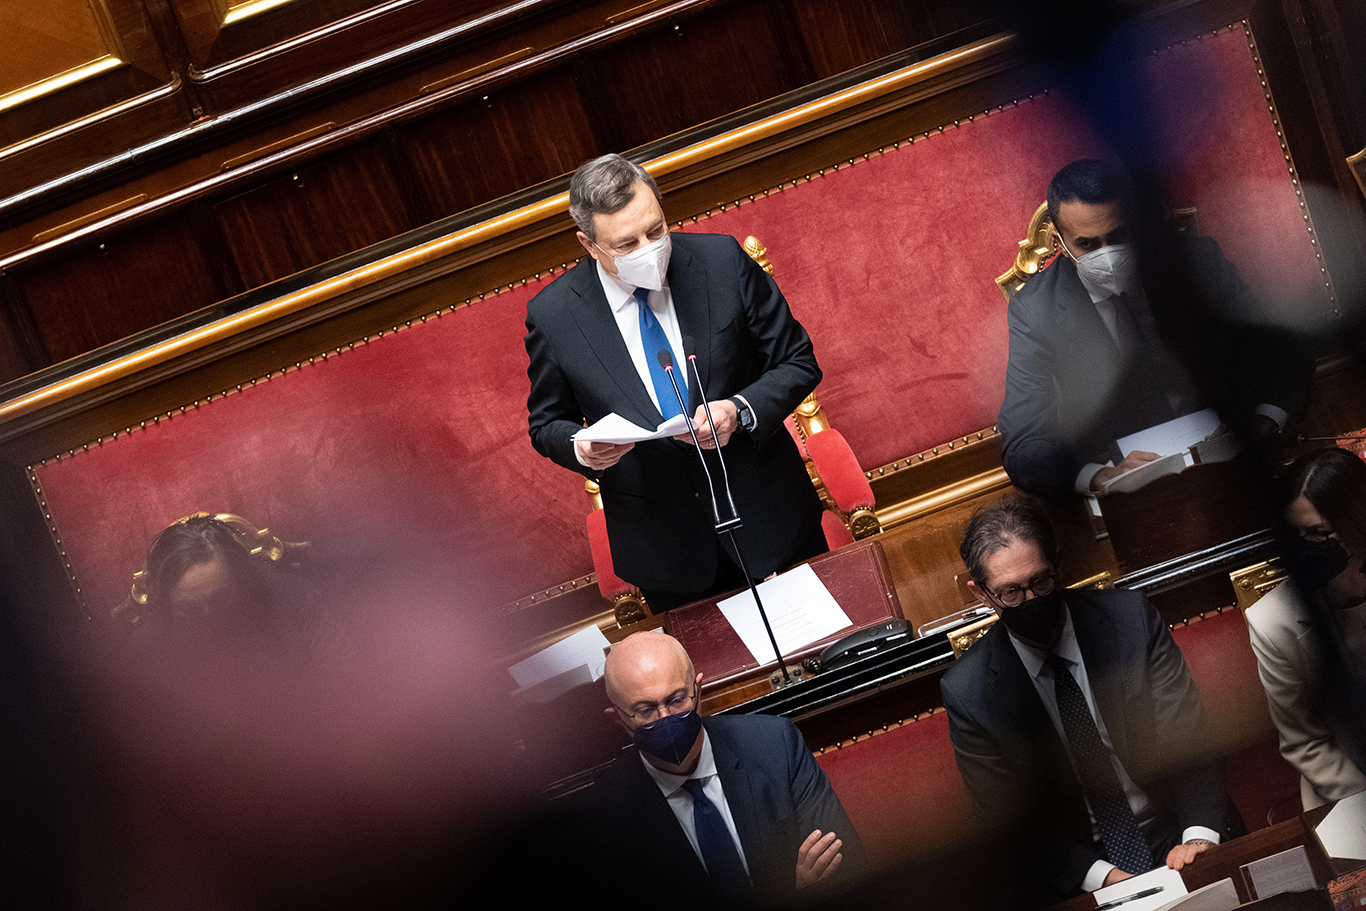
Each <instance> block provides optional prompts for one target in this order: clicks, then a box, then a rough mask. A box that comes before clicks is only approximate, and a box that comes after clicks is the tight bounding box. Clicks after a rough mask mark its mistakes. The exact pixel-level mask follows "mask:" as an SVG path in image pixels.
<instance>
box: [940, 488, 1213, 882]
mask: <svg viewBox="0 0 1366 911" xmlns="http://www.w3.org/2000/svg"><path fill="white" fill-rule="evenodd" d="M1056 551H1057V547H1056V543H1055V538H1054V533H1053V529H1052V526H1051V525H1050V524H1049V521H1048V517H1047V516H1046V515H1044V513H1043V511H1042V510H1041V509H1040V508H1039V507H1038V505H1037V504H1035V503H1032V502H1030V501H1027V500H1018V499H1006V500H1002V501H1000V502H998V503H996V504H993V505H991V506H988V507H985V508H983V509H981V510H979V511H978V512H977V514H976V515H974V516H973V518H972V520H971V522H970V523H969V525H968V528H967V532H966V534H965V535H964V538H963V544H962V547H961V552H962V556H963V560H964V562H965V563H966V564H967V567H968V572H969V574H970V575H971V576H972V580H973V581H972V582H970V583H969V587H970V588H971V589H972V590H973V591H974V593H976V594H979V595H980V596H981V597H982V599H983V601H984V602H985V603H987V604H989V605H990V606H991V607H992V608H993V609H994V610H995V611H996V614H997V616H998V617H999V618H1000V622H999V623H997V624H996V625H995V626H993V627H992V628H991V629H990V630H989V631H988V632H987V634H986V635H985V636H983V637H982V638H981V639H980V640H978V641H977V642H976V643H975V644H974V645H973V646H972V648H971V649H970V650H969V651H968V652H967V653H966V654H965V655H964V656H963V657H962V658H960V659H959V660H958V662H957V664H955V665H954V667H952V668H950V669H949V671H948V673H946V674H945V675H944V677H943V680H942V681H941V684H940V686H941V689H942V691H943V696H944V707H945V708H946V709H947V710H948V715H949V737H950V739H951V740H952V742H953V748H954V754H955V756H956V758H957V760H958V768H959V770H960V771H961V772H962V774H963V781H964V783H965V784H966V785H967V788H968V792H969V793H970V795H971V796H972V798H973V801H974V803H975V804H976V805H977V806H978V807H979V809H980V810H981V811H982V812H983V813H984V814H986V815H987V817H988V820H989V821H990V822H991V823H993V824H997V825H1000V826H1003V827H1004V832H1005V833H1006V836H1007V838H1008V841H1009V843H1010V844H1011V846H1012V849H1016V848H1021V847H1022V848H1023V850H1021V851H1019V852H1018V853H1017V854H1015V857H1014V860H1017V861H1018V863H1019V864H1020V870H1019V871H1016V872H1017V873H1018V875H1019V877H1020V881H1021V894H1022V895H1025V896H1027V897H1028V898H1030V899H1033V900H1034V901H1038V902H1039V903H1045V902H1048V901H1053V900H1058V899H1061V898H1063V897H1066V896H1069V895H1075V894H1077V893H1079V892H1082V891H1094V890H1096V889H1098V888H1100V887H1101V886H1104V885H1111V884H1113V883H1115V882H1118V881H1119V880H1121V879H1125V878H1127V877H1129V876H1131V875H1134V874H1137V873H1142V872H1145V871H1147V870H1149V869H1151V868H1153V867H1156V866H1158V865H1161V864H1164V863H1165V864H1166V865H1167V866H1169V867H1172V868H1173V869H1177V870H1179V869H1181V867H1182V866H1184V865H1185V864H1188V863H1191V862H1192V861H1194V860H1195V859H1196V857H1197V856H1198V855H1199V854H1200V852H1202V851H1204V850H1205V849H1206V848H1207V847H1208V846H1209V845H1211V844H1215V843H1217V842H1218V841H1219V840H1220V839H1221V838H1222V837H1224V836H1225V835H1227V834H1229V826H1230V820H1229V815H1228V814H1229V810H1228V803H1227V798H1226V795H1225V791H1224V781H1223V772H1222V768H1221V766H1220V765H1219V763H1218V762H1217V761H1215V760H1212V759H1211V758H1210V756H1209V752H1210V749H1211V747H1212V741H1211V734H1210V731H1209V726H1208V722H1207V720H1206V717H1205V712H1204V708H1203V706H1202V705H1201V702H1200V696H1199V694H1198V693H1197V692H1196V689H1195V685H1194V683H1193V682H1192V681H1191V677H1190V672H1189V671H1188V670H1187V668H1186V664H1185V661H1184V659H1183V658H1182V657H1181V652H1180V651H1179V650H1178V649H1177V647H1176V644H1175V643H1174V642H1173V641H1172V637H1171V633H1170V632H1168V630H1167V626H1166V624H1165V623H1163V622H1162V618H1161V617H1160V616H1159V615H1158V613H1157V611H1156V610H1154V609H1153V607H1152V605H1151V604H1149V603H1148V600H1147V598H1146V597H1145V596H1144V595H1143V594H1141V593H1139V592H1127V591H1117V590H1109V591H1065V592H1064V591H1061V590H1059V589H1058V587H1057V585H1058V567H1057V553H1056ZM1027 903H1028V902H1027Z"/></svg>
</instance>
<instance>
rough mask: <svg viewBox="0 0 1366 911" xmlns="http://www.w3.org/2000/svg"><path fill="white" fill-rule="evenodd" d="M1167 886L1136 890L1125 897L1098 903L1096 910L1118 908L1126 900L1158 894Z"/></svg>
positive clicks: (1104, 910)
mask: <svg viewBox="0 0 1366 911" xmlns="http://www.w3.org/2000/svg"><path fill="white" fill-rule="evenodd" d="M1166 888H1167V887H1166V886H1153V887H1152V888H1151V889H1144V890H1143V891H1142V892H1135V893H1134V894H1133V895H1126V896H1124V897H1123V898H1117V899H1115V900H1114V901H1108V902H1106V903H1105V904H1103V905H1096V911H1106V909H1107V908H1118V907H1119V906H1120V905H1122V904H1124V903H1125V902H1131V901H1133V900H1134V899H1136V898H1147V897H1148V896H1149V895H1156V894H1157V893H1159V892H1161V891H1163V890H1165V889H1166Z"/></svg>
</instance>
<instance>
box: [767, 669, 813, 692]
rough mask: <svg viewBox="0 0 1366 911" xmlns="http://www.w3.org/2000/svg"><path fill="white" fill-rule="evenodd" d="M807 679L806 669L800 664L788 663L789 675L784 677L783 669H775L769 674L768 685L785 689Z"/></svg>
mask: <svg viewBox="0 0 1366 911" xmlns="http://www.w3.org/2000/svg"><path fill="white" fill-rule="evenodd" d="M805 679H806V671H805V670H804V669H803V668H802V666H801V665H800V664H789V665H787V677H786V679H784V677H783V672H782V671H781V670H775V671H774V672H773V673H771V674H769V675H768V685H769V686H771V687H773V689H775V690H781V689H785V688H786V687H789V686H791V685H792V684H794V683H800V682H802V681H803V680H805Z"/></svg>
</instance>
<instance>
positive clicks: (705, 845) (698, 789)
mask: <svg viewBox="0 0 1366 911" xmlns="http://www.w3.org/2000/svg"><path fill="white" fill-rule="evenodd" d="M683 790H685V791H687V792H688V794H689V795H691V796H692V819H693V825H694V826H695V827H696V829H697V846H698V847H699V848H701V849H702V863H704V864H705V865H706V867H707V875H708V876H709V877H711V881H712V882H713V883H715V884H716V887H717V889H719V890H721V891H722V892H723V893H727V894H731V895H735V894H741V893H744V892H748V891H749V876H748V875H747V874H746V873H745V865H744V863H743V862H742V861H741V860H740V852H738V851H736V850H735V840H734V839H733V838H731V837H730V829H728V828H726V821H725V820H724V819H722V818H721V813H720V812H719V811H718V810H717V809H716V804H714V803H712V802H711V801H710V800H708V799H707V795H706V794H704V793H702V782H701V781H699V780H697V779H696V778H689V779H688V780H687V781H685V782H683Z"/></svg>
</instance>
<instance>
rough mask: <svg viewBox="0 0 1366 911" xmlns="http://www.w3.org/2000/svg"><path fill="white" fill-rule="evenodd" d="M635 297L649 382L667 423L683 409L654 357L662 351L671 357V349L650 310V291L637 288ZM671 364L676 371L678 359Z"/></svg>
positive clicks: (667, 338)
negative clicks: (648, 368)
mask: <svg viewBox="0 0 1366 911" xmlns="http://www.w3.org/2000/svg"><path fill="white" fill-rule="evenodd" d="M635 297H636V304H637V306H638V307H639V309H640V341H641V344H643V345H644V346H645V362H646V363H647V364H648V365H649V367H650V380H651V382H653V383H654V386H655V398H657V399H659V413H660V414H662V415H663V416H664V420H666V421H667V420H668V419H669V418H671V417H673V416H674V415H676V414H682V413H683V409H681V408H679V407H678V396H677V395H676V394H675V393H674V385H673V383H672V382H670V381H669V374H668V373H667V372H665V370H664V368H663V367H661V366H660V365H659V358H658V357H657V356H656V355H657V354H658V353H659V351H660V350H661V349H662V350H664V351H668V352H669V356H670V357H673V353H674V352H673V348H671V347H669V337H668V336H667V335H665V334H664V327H663V326H661V325H660V324H659V320H657V319H655V314H654V311H653V310H651V309H650V289H649V288H637V289H636V292H635ZM673 362H674V366H675V369H677V365H678V358H674V361H673ZM678 387H679V390H680V391H682V390H683V389H686V388H687V384H686V383H679V384H678Z"/></svg>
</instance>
